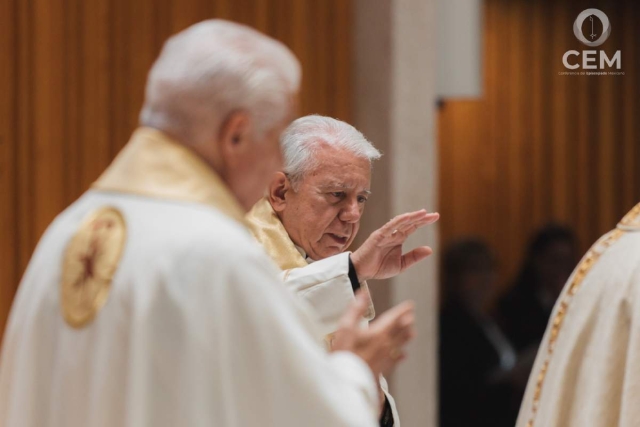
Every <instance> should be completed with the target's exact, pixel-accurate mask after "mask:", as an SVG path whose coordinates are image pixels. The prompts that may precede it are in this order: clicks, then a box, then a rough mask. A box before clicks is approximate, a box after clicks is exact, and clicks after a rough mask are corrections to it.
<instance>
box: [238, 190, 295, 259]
mask: <svg viewBox="0 0 640 427" xmlns="http://www.w3.org/2000/svg"><path fill="white" fill-rule="evenodd" d="M246 220H247V222H248V223H249V227H250V228H251V232H252V233H253V235H254V236H255V238H256V239H257V240H258V242H260V244H261V245H262V247H263V248H264V249H265V251H266V252H267V254H268V255H269V256H270V257H271V259H273V260H274V261H275V263H276V264H277V265H278V267H280V269H281V270H289V269H292V268H298V267H304V266H305V265H307V264H308V262H307V260H306V259H305V257H304V256H303V255H302V254H301V253H300V251H299V250H298V249H297V248H296V246H295V244H294V243H293V241H292V240H291V238H290V237H289V234H288V233H287V230H285V228H284V225H282V222H281V221H280V218H278V215H276V213H275V212H274V210H273V208H272V207H271V203H269V200H267V198H266V197H264V198H262V199H261V200H260V201H259V202H258V203H256V204H255V206H254V207H253V208H252V209H251V211H249V213H248V214H247V216H246Z"/></svg>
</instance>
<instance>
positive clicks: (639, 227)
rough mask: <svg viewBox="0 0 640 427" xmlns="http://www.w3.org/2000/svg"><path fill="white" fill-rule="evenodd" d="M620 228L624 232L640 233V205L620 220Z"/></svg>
mask: <svg viewBox="0 0 640 427" xmlns="http://www.w3.org/2000/svg"><path fill="white" fill-rule="evenodd" d="M618 228H619V229H621V230H624V231H640V203H638V204H637V205H635V206H634V207H633V209H631V210H630V211H629V213H628V214H626V215H625V216H624V218H622V219H621V220H620V222H619V223H618Z"/></svg>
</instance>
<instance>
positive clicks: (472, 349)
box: [440, 239, 519, 427]
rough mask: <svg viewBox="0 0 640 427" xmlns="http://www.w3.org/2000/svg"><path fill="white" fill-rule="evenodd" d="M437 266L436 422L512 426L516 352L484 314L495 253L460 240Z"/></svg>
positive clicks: (457, 426)
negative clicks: (439, 291) (439, 292)
mask: <svg viewBox="0 0 640 427" xmlns="http://www.w3.org/2000/svg"><path fill="white" fill-rule="evenodd" d="M441 271H442V284H443V287H442V291H443V294H444V296H445V299H444V305H443V308H442V310H441V312H440V425H441V427H467V426H487V427H489V426H490V427H502V426H505V427H506V426H509V427H513V425H514V424H515V421H516V417H517V411H518V406H519V401H512V398H511V396H512V395H513V392H512V390H511V385H510V383H509V379H508V376H509V372H510V371H511V369H512V368H513V367H514V366H515V363H516V353H515V351H514V349H513V347H512V346H511V344H510V343H509V341H508V339H507V338H506V336H505V334H503V333H502V331H501V329H500V327H499V326H498V324H497V323H496V322H495V321H494V320H493V318H492V316H491V315H490V303H491V299H492V295H493V293H494V291H495V289H496V262H495V258H494V256H493V254H492V253H491V251H490V249H489V248H488V247H487V245H486V244H485V243H484V242H482V241H480V240H472V239H469V240H464V241H460V242H458V243H455V244H453V245H452V246H450V247H449V248H447V249H446V250H445V252H444V256H443V266H442V270H441Z"/></svg>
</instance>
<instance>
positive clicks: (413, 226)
mask: <svg viewBox="0 0 640 427" xmlns="http://www.w3.org/2000/svg"><path fill="white" fill-rule="evenodd" d="M438 219H440V214H439V213H437V212H436V213H428V214H425V215H424V216H423V217H421V218H419V219H418V220H416V221H414V222H411V223H408V224H404V225H402V226H400V227H399V228H398V230H399V231H402V232H403V233H404V234H406V235H407V236H408V235H409V234H411V233H413V232H414V231H416V230H417V229H418V228H420V227H424V226H425V225H429V224H433V223H434V222H436V221H438Z"/></svg>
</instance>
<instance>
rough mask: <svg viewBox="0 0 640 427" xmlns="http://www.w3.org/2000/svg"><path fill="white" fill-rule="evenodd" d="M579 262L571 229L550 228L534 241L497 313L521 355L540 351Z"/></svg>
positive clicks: (576, 244) (542, 230)
mask: <svg viewBox="0 0 640 427" xmlns="http://www.w3.org/2000/svg"><path fill="white" fill-rule="evenodd" d="M577 261H578V242H577V239H576V236H575V234H574V232H573V231H572V230H571V229H570V228H569V227H565V226H562V225H557V224H549V225H546V226H545V227H543V228H541V229H540V230H538V231H537V232H536V233H535V234H533V236H532V237H531V240H530V243H529V245H528V247H527V249H526V253H525V257H524V260H523V263H522V267H521V268H520V272H519V273H518V275H517V276H516V279H515V280H514V282H513V284H512V286H511V289H510V290H509V291H508V292H507V294H506V295H504V296H503V297H502V298H501V299H500V302H499V309H498V310H499V317H500V321H501V325H502V327H503V328H504V331H505V332H506V333H507V336H508V337H509V340H510V341H511V342H512V343H513V345H514V346H515V348H516V350H517V351H518V352H527V351H533V352H534V353H535V352H536V351H537V348H538V345H539V344H540V340H542V335H544V331H545V329H546V327H547V323H548V322H549V316H550V315H551V311H552V310H553V306H554V305H555V303H556V300H557V299H558V295H560V291H562V288H563V287H564V284H565V283H566V281H567V279H568V278H569V276H570V275H571V272H572V271H573V269H574V267H575V265H576V262H577Z"/></svg>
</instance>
